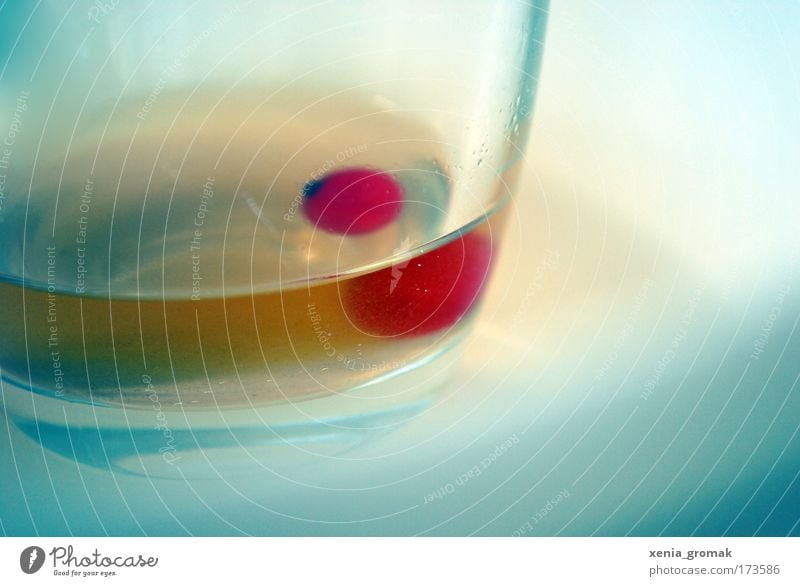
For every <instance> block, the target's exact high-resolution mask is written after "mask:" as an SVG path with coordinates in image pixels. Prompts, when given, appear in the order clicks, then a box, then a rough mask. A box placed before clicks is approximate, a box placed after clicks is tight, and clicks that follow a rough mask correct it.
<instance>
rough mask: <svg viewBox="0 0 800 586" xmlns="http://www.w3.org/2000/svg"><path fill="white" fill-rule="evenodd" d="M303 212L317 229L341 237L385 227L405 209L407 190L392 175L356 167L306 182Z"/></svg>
mask: <svg viewBox="0 0 800 586" xmlns="http://www.w3.org/2000/svg"><path fill="white" fill-rule="evenodd" d="M303 196H304V197H303V212H304V213H305V215H306V217H307V218H308V219H309V220H310V221H311V222H313V223H314V224H315V225H316V226H317V227H319V228H322V229H323V230H326V231H328V232H335V233H337V234H364V233H367V232H373V231H374V230H377V229H379V228H383V227H384V226H385V225H386V224H388V223H390V222H391V221H392V220H394V219H395V218H396V217H397V216H398V214H399V213H400V210H401V209H402V207H403V188H402V187H401V186H400V184H399V183H398V182H397V181H396V180H395V179H394V177H392V176H391V175H390V174H389V173H386V172H384V171H377V170H375V169H365V168H354V169H341V170H338V171H334V172H333V173H331V174H330V175H327V176H325V177H322V178H321V179H315V180H314V181H310V182H308V183H306V185H305V186H304V187H303Z"/></svg>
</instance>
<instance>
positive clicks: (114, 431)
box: [0, 0, 547, 475]
mask: <svg viewBox="0 0 800 586" xmlns="http://www.w3.org/2000/svg"><path fill="white" fill-rule="evenodd" d="M546 9H547V2H546V1H545V0H534V1H525V2H523V1H518V0H504V1H497V0H475V1H471V2H462V1H455V0H436V1H433V2H431V1H422V0H410V1H408V2H389V1H383V0H370V1H366V0H349V1H336V2H334V1H332V0H331V1H316V0H315V1H305V0H303V1H292V2H289V1H288V0H285V1H279V0H264V1H252V2H205V1H200V2H189V1H180V2H170V3H156V2H151V3H143V2H123V1H119V2H118V1H115V0H93V1H88V0H86V1H82V0H78V1H77V2H75V3H64V2H58V1H49V0H44V1H43V2H40V3H36V4H34V3H30V4H28V3H8V4H6V5H4V6H3V8H2V14H1V15H0V80H1V81H0V141H2V144H0V382H1V383H2V397H3V403H2V407H3V409H4V410H5V412H6V416H7V417H8V419H9V420H10V421H11V422H13V424H14V425H15V426H17V427H18V428H19V429H20V430H22V432H23V433H25V434H26V435H28V436H29V437H31V438H33V439H34V440H35V441H36V442H37V443H39V444H41V445H42V446H44V447H45V448H47V449H48V450H51V451H55V452H57V453H60V454H62V455H64V456H66V457H68V458H72V459H75V460H77V461H78V462H80V463H81V464H84V465H88V466H94V467H99V468H111V469H115V470H124V471H127V472H133V473H146V474H151V475H174V474H178V473H179V474H181V475H186V474H195V473H196V474H202V471H203V469H205V468H206V467H208V465H209V463H213V464H214V466H224V465H230V466H234V465H236V464H235V462H236V461H237V460H236V457H234V456H236V455H237V454H242V453H245V452H246V453H247V454H248V456H249V457H251V458H265V459H267V460H269V459H270V458H279V457H281V456H280V454H281V446H284V447H285V446H287V445H290V446H292V447H293V449H294V450H295V451H294V452H289V454H291V453H296V449H297V448H298V447H299V448H301V449H307V450H322V451H325V450H331V451H333V452H335V451H336V450H339V449H344V447H346V446H348V445H351V444H352V442H354V441H361V440H363V439H364V438H367V437H370V434H371V433H376V432H379V431H381V430H386V429H389V428H391V427H392V426H393V425H398V424H400V423H402V422H403V421H405V420H407V419H408V418H409V417H413V416H414V415H415V414H416V413H419V412H420V411H421V410H424V409H425V408H426V406H427V405H429V404H430V403H431V401H435V400H436V397H437V396H438V394H439V393H441V389H443V388H445V386H446V380H447V374H448V371H449V370H450V367H451V365H452V364H454V362H455V358H456V357H457V352H448V351H449V350H452V349H453V348H454V347H456V346H457V345H458V343H459V341H460V340H462V339H463V338H464V336H465V335H467V333H468V332H469V329H470V326H471V324H472V323H473V322H474V320H475V315H476V312H477V310H478V308H479V305H480V303H479V302H480V297H481V294H482V292H483V291H484V290H485V288H486V284H487V282H488V279H489V276H490V273H491V268H492V264H493V262H494V261H495V259H496V257H497V254H498V250H499V243H500V236H501V234H502V231H503V221H504V217H505V215H506V214H507V209H508V202H509V200H510V197H511V194H512V191H513V189H514V184H515V179H516V175H517V173H518V170H519V167H520V164H519V161H520V159H521V154H522V150H523V148H524V146H525V143H526V139H527V136H528V131H529V126H530V119H531V113H532V105H533V101H534V92H535V88H536V82H537V74H538V67H539V62H540V58H541V54H542V42H543V35H544V30H545V21H546ZM287 457H291V455H289V456H287ZM216 469H217V468H215V470H216Z"/></svg>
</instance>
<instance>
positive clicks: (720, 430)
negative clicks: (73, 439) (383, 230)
mask: <svg viewBox="0 0 800 586" xmlns="http://www.w3.org/2000/svg"><path fill="white" fill-rule="evenodd" d="M0 18H2V13H1V12H0ZM798 30H800V3H798V2H790V1H772V2H716V1H714V2H712V1H701V2H695V1H678V2H643V1H641V0H636V1H622V0H617V1H614V2H577V1H572V2H569V1H558V0H556V1H555V2H553V6H552V14H551V18H550V30H549V37H548V39H547V51H546V54H545V62H544V69H543V73H542V80H541V87H540V93H539V98H538V105H537V112H536V118H535V128H534V131H533V134H532V137H533V138H532V143H531V149H530V152H529V156H528V161H527V164H528V168H527V170H526V174H525V177H524V180H523V185H522V188H521V190H520V197H519V199H518V202H519V203H518V207H517V212H518V213H517V215H516V216H515V217H514V219H513V221H512V227H511V229H510V234H509V238H508V240H507V242H506V244H505V250H504V258H503V264H502V266H501V267H500V268H499V270H498V274H497V276H496V277H497V278H496V280H495V282H494V284H493V287H492V290H491V295H490V297H489V298H488V300H487V302H486V305H485V308H484V312H483V314H482V321H481V324H480V326H479V328H478V331H477V333H476V335H475V336H474V337H473V338H472V339H471V340H470V342H469V344H468V345H467V347H466V348H465V352H466V354H467V355H468V356H467V359H466V360H465V361H464V362H463V366H462V367H461V369H460V371H459V374H458V378H457V380H456V381H454V383H453V385H452V387H451V389H450V395H449V397H448V399H447V401H445V402H444V403H443V404H442V405H439V406H438V407H436V408H433V409H431V410H429V411H428V412H426V413H425V415H424V416H422V417H420V418H418V419H417V420H415V421H413V422H412V423H410V424H408V425H407V426H405V427H403V428H402V429H399V430H396V431H395V432H393V433H390V434H387V435H384V436H383V437H379V438H374V439H373V440H372V441H370V442H368V443H367V444H365V445H363V446H361V447H359V448H357V449H355V450H353V451H351V452H349V453H348V454H346V458H347V459H346V460H342V459H339V460H332V459H322V458H320V459H314V458H310V457H309V458H307V459H306V460H305V461H302V462H301V463H300V464H299V465H298V467H297V468H295V469H292V470H279V471H275V472H269V471H261V472H258V471H253V473H252V474H250V475H248V476H246V477H244V478H243V477H235V478H234V477H231V478H225V479H221V478H217V479H214V480H207V481H186V482H184V481H181V480H171V481H166V480H158V481H152V482H151V481H150V480H147V479H142V478H134V477H129V476H128V477H122V478H113V477H111V476H110V475H109V474H108V473H103V472H98V471H96V470H91V469H78V468H77V467H76V466H75V465H74V464H73V463H71V462H69V461H68V460H65V459H62V458H61V457H59V456H54V455H51V454H45V453H42V452H41V451H39V450H38V449H37V448H36V446H35V444H33V443H32V442H31V441H29V440H27V439H25V438H23V437H22V436H21V435H20V434H19V433H18V432H16V431H15V430H14V429H13V428H11V429H8V428H7V427H6V426H5V425H0V470H2V481H1V483H0V497H2V500H1V501H0V523H1V525H0V530H2V531H3V532H5V533H7V534H32V533H42V534H51V535H62V534H70V533H75V534H85V533H90V534H101V535H102V534H105V533H110V534H131V535H139V534H187V533H188V534H279V535H283V534H304V535H344V534H348V535H349V534H369V535H372V534H379V535H380V534H400V535H411V534H426V535H444V534H447V535H471V534H488V535H511V534H515V532H516V533H525V534H530V535H660V534H663V535H789V534H791V535H800V480H798V476H799V475H800V438H799V437H798V433H797V430H798V424H799V423H800V393H799V392H798V377H800V335H798V332H797V324H798V317H799V316H800V293H799V292H800V283H799V281H800V271H798V270H797V265H798V259H799V258H800V257H798V253H799V252H800V237H799V236H798V220H800V38H799V37H798V35H797V31H798ZM546 250H549V251H552V252H553V253H557V254H558V261H557V262H556V263H555V265H554V266H548V267H545V266H544V265H543V264H542V259H543V256H544V251H546ZM775 308H777V312H776V311H775ZM771 313H775V314H776V317H775V319H774V320H772V321H773V323H772V325H771V326H769V327H766V324H768V322H769V321H770V318H769V316H770V314H771ZM765 327H766V329H767V330H768V334H767V335H766V337H765V336H764V329H765ZM759 340H761V342H759ZM757 343H759V344H763V351H762V353H761V354H760V355H759V356H758V359H755V358H753V357H752V356H753V352H754V348H756V344H757ZM667 357H669V358H667ZM659 362H661V365H660V366H659ZM648 381H650V382H651V383H653V388H652V390H651V393H650V394H649V395H648V396H647V398H644V397H643V395H642V393H643V392H644V391H645V389H646V388H649V387H647V386H646V385H647V383H648ZM654 381H655V382H654ZM509 438H513V439H514V440H517V443H515V444H513V445H512V447H510V448H509V449H507V450H506V451H504V452H503V454H502V455H501V456H499V457H497V459H496V460H494V461H493V463H492V464H491V465H490V466H489V467H488V468H485V469H483V470H482V473H481V474H480V475H479V476H476V477H474V478H471V479H469V480H468V481H467V482H461V483H460V484H459V483H458V482H457V480H458V479H459V477H460V476H461V475H462V474H465V473H468V471H469V470H471V469H472V468H473V467H474V466H476V465H478V466H480V462H481V461H482V460H483V459H485V458H486V457H487V456H488V455H489V454H490V453H491V452H492V451H494V450H495V447H496V446H497V445H499V444H501V443H503V442H505V441H506V440H508V439H509ZM45 463H46V465H47V468H46V469H45ZM278 472H279V473H280V474H281V475H282V476H280V475H278V474H277V473H278ZM51 479H52V480H51ZM448 485H452V487H453V491H452V494H447V495H446V496H444V498H440V499H435V500H434V501H433V502H430V503H427V504H426V503H425V500H426V495H430V494H431V493H435V492H437V491H439V492H440V494H444V493H446V492H448V491H449V489H447V487H448ZM565 491H566V492H565ZM567 493H568V494H569V496H568V497H566V498H565V497H563V496H561V497H559V494H562V495H564V494H567ZM428 500H430V499H428ZM548 503H549V505H548ZM542 509H544V511H546V512H547V514H546V515H543V514H542V513H541V512H540V511H541V510H542ZM537 513H538V515H537Z"/></svg>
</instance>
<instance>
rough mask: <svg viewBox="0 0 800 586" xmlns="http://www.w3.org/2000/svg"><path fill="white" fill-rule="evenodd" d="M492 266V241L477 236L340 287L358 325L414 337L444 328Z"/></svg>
mask: <svg viewBox="0 0 800 586" xmlns="http://www.w3.org/2000/svg"><path fill="white" fill-rule="evenodd" d="M491 262H492V240H491V239H490V238H489V237H488V236H486V235H484V234H479V233H476V232H471V233H469V234H465V235H463V236H461V237H460V238H456V239H455V240H454V241H452V242H449V243H448V244H445V245H444V246H442V247H440V248H437V249H436V250H432V251H431V252H427V253H425V254H422V255H420V256H418V257H416V258H413V259H411V260H410V261H407V262H404V263H400V264H396V265H394V266H391V267H388V268H385V269H382V270H380V271H376V272H374V273H369V274H366V275H362V276H360V277H356V278H355V279H352V280H350V281H345V282H344V283H343V285H342V286H343V290H342V299H343V302H344V304H345V309H346V310H347V314H348V316H349V318H350V319H351V320H352V321H353V322H354V323H355V325H356V327H358V328H360V329H361V330H363V331H365V332H367V333H368V334H372V335H375V336H409V335H411V336H417V335H424V334H430V333H433V332H437V331H439V330H443V329H445V328H448V327H450V326H452V325H453V324H455V323H456V322H458V321H459V320H460V319H461V318H462V317H464V316H465V315H466V314H467V312H469V310H470V309H471V308H472V306H473V305H474V304H475V302H476V301H477V300H478V297H479V296H480V293H481V290H482V289H483V286H484V284H485V283H486V280H487V276H488V273H489V268H490V266H491Z"/></svg>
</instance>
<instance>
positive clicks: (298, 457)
mask: <svg viewBox="0 0 800 586" xmlns="http://www.w3.org/2000/svg"><path fill="white" fill-rule="evenodd" d="M458 354H459V353H458V352H440V353H438V354H436V355H432V356H428V357H426V358H425V360H424V362H423V363H419V362H417V363H415V364H414V365H412V366H409V367H407V368H404V369H400V370H398V371H394V372H392V373H389V374H387V375H385V376H383V377H381V378H379V379H375V380H373V381H370V383H368V384H365V385H361V386H359V387H358V388H353V389H349V390H347V391H342V392H336V393H332V394H330V395H328V396H325V397H320V398H314V399H310V400H306V401H297V402H287V403H286V404H282V405H270V406H266V407H253V408H242V409H218V410H204V411H197V410H162V409H161V408H160V406H159V405H157V404H154V405H153V409H150V410H147V409H129V408H127V409H126V408H117V407H106V406H96V405H91V404H86V403H82V402H72V401H67V400H64V399H59V398H54V397H52V396H45V395H41V394H38V393H32V392H30V391H29V390H27V389H24V388H21V387H20V386H18V385H17V384H14V383H13V382H9V381H0V385H1V388H2V400H3V402H2V407H3V409H4V410H5V411H6V413H7V416H8V419H9V421H11V422H13V423H14V424H15V425H16V426H17V427H18V428H19V429H20V430H21V431H22V432H23V433H24V434H25V435H27V436H28V437H30V438H31V439H32V440H33V441H35V442H36V443H38V444H40V445H41V446H42V447H44V448H46V449H47V450H50V451H52V452H55V453H57V454H59V455H61V456H63V457H65V458H68V459H70V460H74V461H76V462H77V463H80V464H82V465H86V466H90V467H92V468H97V469H103V470H108V471H111V472H114V473H123V474H136V475H146V476H151V477H160V478H213V477H217V476H219V475H229V474H237V473H242V474H246V473H250V472H251V471H252V470H253V467H254V466H258V467H261V468H264V469H268V470H277V469H282V470H290V469H292V468H293V467H296V466H302V462H303V460H304V458H303V456H304V455H307V454H313V455H317V456H319V455H322V456H328V457H332V458H346V453H347V452H348V451H349V450H351V449H353V448H354V447H356V446H358V445H360V444H361V443H363V442H365V441H371V440H374V439H376V438H377V437H380V436H381V435H384V434H386V433H389V432H391V431H392V430H393V429H395V428H396V427H398V426H400V425H403V424H404V423H406V422H407V421H409V420H411V419H413V418H414V417H416V416H417V415H418V414H420V413H421V412H423V411H424V410H425V409H426V408H427V407H429V406H430V405H431V404H432V403H433V402H435V401H436V400H438V399H439V398H440V397H442V392H441V391H442V389H443V388H444V386H445V383H446V381H447V380H448V378H449V377H450V375H451V373H452V370H453V368H454V366H455V364H456V363H457V360H458Z"/></svg>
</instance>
